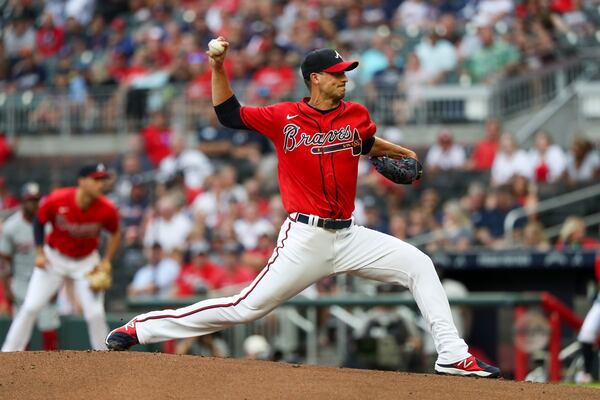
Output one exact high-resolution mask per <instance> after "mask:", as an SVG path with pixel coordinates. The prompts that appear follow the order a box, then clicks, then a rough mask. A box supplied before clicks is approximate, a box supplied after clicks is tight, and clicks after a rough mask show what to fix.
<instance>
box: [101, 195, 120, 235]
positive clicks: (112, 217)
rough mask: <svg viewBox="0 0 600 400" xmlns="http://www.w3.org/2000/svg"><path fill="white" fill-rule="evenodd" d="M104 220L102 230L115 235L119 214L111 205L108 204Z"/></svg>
mask: <svg viewBox="0 0 600 400" xmlns="http://www.w3.org/2000/svg"><path fill="white" fill-rule="evenodd" d="M108 204H109V207H107V210H108V211H107V213H106V218H105V219H104V229H106V230H107V231H109V232H110V233H115V232H116V231H117V230H118V229H119V213H118V212H117V208H116V207H115V206H114V205H113V204H112V203H110V202H109V203H108Z"/></svg>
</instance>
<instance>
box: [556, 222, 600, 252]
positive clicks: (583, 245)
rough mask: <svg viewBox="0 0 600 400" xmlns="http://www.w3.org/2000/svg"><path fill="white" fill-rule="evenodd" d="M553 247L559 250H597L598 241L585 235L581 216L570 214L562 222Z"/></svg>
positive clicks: (598, 246)
mask: <svg viewBox="0 0 600 400" xmlns="http://www.w3.org/2000/svg"><path fill="white" fill-rule="evenodd" d="M555 247H556V250H559V251H582V250H598V249H599V248H600V241H598V239H596V238H594V237H591V236H587V232H586V226H585V220H584V219H583V218H581V217H578V216H574V215H572V216H570V217H567V219H566V220H565V222H564V223H563V226H562V228H561V229H560V234H559V236H558V241H557V242H556V245H555Z"/></svg>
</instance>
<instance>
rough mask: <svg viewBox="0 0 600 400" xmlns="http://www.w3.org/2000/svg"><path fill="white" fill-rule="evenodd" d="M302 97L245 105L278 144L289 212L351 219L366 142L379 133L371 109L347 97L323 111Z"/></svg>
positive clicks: (247, 115) (244, 112)
mask: <svg viewBox="0 0 600 400" xmlns="http://www.w3.org/2000/svg"><path fill="white" fill-rule="evenodd" d="M307 100H308V98H306V99H304V100H303V101H300V102H295V103H293V102H286V103H278V104H274V105H271V106H267V107H242V108H241V117H242V120H243V122H244V124H245V125H246V126H248V127H249V128H252V129H254V130H256V131H258V132H260V133H262V134H263V135H265V136H267V137H268V138H269V139H271V140H272V141H273V143H274V144H275V148H276V151H277V156H278V159H279V166H278V168H279V171H278V172H279V186H280V190H281V198H282V201H283V205H284V207H285V209H286V211H287V212H288V213H293V212H300V213H304V214H312V215H318V216H320V217H323V218H336V219H348V218H350V217H351V216H352V211H354V198H355V196H356V180H357V175H358V161H359V159H360V155H361V150H362V143H363V141H364V140H365V139H368V138H370V137H372V136H373V135H374V134H375V131H376V127H375V124H374V123H373V121H371V118H370V116H369V113H368V111H367V109H366V108H365V107H364V106H362V105H360V104H357V103H352V102H347V101H341V103H340V105H339V106H338V107H337V109H335V110H331V111H328V112H327V113H322V112H320V111H318V110H316V109H314V108H312V107H311V106H309V105H308V104H307Z"/></svg>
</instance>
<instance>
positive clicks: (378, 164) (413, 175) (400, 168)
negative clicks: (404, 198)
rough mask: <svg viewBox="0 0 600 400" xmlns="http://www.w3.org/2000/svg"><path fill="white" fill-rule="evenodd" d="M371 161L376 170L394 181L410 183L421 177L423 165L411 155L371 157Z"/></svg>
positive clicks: (403, 183) (404, 183)
mask: <svg viewBox="0 0 600 400" xmlns="http://www.w3.org/2000/svg"><path fill="white" fill-rule="evenodd" d="M370 160H371V163H372V164H373V165H374V166H375V169H376V170H377V172H379V173H380V174H381V175H383V176H385V177H386V178H388V179H389V180H390V181H392V182H394V183H398V184H401V185H410V184H411V183H413V182H414V181H418V180H419V179H421V175H422V174H423V167H422V166H421V163H420V162H419V161H417V160H416V159H414V158H412V157H402V158H398V159H396V158H389V157H386V156H382V157H371V159H370Z"/></svg>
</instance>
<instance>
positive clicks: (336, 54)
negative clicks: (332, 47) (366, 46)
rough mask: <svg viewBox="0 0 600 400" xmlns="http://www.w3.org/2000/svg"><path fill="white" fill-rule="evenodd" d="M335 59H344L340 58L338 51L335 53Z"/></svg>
mask: <svg viewBox="0 0 600 400" xmlns="http://www.w3.org/2000/svg"><path fill="white" fill-rule="evenodd" d="M335 58H339V59H340V60H341V59H342V56H340V53H338V52H337V50H336V51H335Z"/></svg>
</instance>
